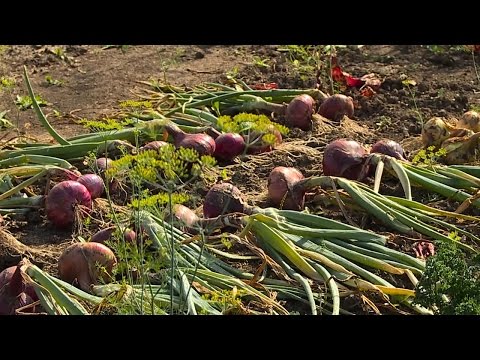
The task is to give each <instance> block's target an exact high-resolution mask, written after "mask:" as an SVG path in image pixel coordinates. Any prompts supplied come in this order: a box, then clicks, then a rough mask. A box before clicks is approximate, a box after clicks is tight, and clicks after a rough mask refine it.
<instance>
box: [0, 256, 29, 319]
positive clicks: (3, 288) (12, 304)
mask: <svg viewBox="0 0 480 360" xmlns="http://www.w3.org/2000/svg"><path fill="white" fill-rule="evenodd" d="M21 265H22V263H20V264H18V265H17V266H11V267H9V268H6V269H4V270H3V271H2V272H1V273H0V315H14V314H15V310H16V309H18V308H21V307H23V306H26V305H29V304H32V303H34V302H35V301H37V300H38V296H37V294H36V293H35V289H34V288H33V287H32V286H31V285H29V284H28V283H27V282H26V281H25V280H24V278H23V276H22V274H21V271H22V270H21ZM32 310H34V309H33V308H32V309H28V310H26V312H32Z"/></svg>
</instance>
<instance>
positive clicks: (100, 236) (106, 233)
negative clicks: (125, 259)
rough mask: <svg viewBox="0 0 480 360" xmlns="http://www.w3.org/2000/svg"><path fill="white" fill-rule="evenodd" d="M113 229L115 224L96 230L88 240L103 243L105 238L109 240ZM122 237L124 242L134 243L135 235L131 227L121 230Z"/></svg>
mask: <svg viewBox="0 0 480 360" xmlns="http://www.w3.org/2000/svg"><path fill="white" fill-rule="evenodd" d="M115 229H116V226H110V227H108V228H105V229H102V230H99V231H97V232H96V233H95V234H93V235H92V237H91V238H90V242H96V243H100V244H104V243H105V242H106V241H107V240H110V238H111V237H112V235H113V233H114V232H115ZM123 238H124V240H125V241H126V242H129V243H134V242H135V240H136V238H137V236H136V233H135V231H133V230H132V229H125V230H124V232H123Z"/></svg>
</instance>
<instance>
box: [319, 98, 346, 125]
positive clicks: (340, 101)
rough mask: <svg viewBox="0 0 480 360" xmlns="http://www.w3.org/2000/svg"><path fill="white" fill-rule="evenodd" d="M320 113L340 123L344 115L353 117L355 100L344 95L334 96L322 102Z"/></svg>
mask: <svg viewBox="0 0 480 360" xmlns="http://www.w3.org/2000/svg"><path fill="white" fill-rule="evenodd" d="M318 113H319V114H320V115H322V116H323V117H325V118H327V119H330V120H334V121H340V120H341V119H342V118H343V116H344V115H347V116H348V117H350V118H351V117H352V116H353V99H352V98H351V97H350V96H345V95H342V94H335V95H332V96H330V97H328V98H327V99H325V100H324V101H323V102H322V105H320V108H319V109H318Z"/></svg>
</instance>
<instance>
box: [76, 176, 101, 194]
mask: <svg viewBox="0 0 480 360" xmlns="http://www.w3.org/2000/svg"><path fill="white" fill-rule="evenodd" d="M77 181H78V182H79V183H80V184H82V185H84V186H85V187H86V188H87V189H88V192H89V193H90V196H91V197H92V199H96V198H98V197H100V196H101V195H102V194H103V190H104V187H105V183H104V182H103V179H102V178H101V177H100V176H98V175H97V174H85V175H82V176H80V177H79V178H78V179H77Z"/></svg>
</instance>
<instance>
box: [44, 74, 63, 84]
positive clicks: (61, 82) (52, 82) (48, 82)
mask: <svg viewBox="0 0 480 360" xmlns="http://www.w3.org/2000/svg"><path fill="white" fill-rule="evenodd" d="M45 81H46V82H47V84H48V85H54V86H62V85H63V81H61V80H57V79H54V78H52V76H51V75H46V76H45Z"/></svg>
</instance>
